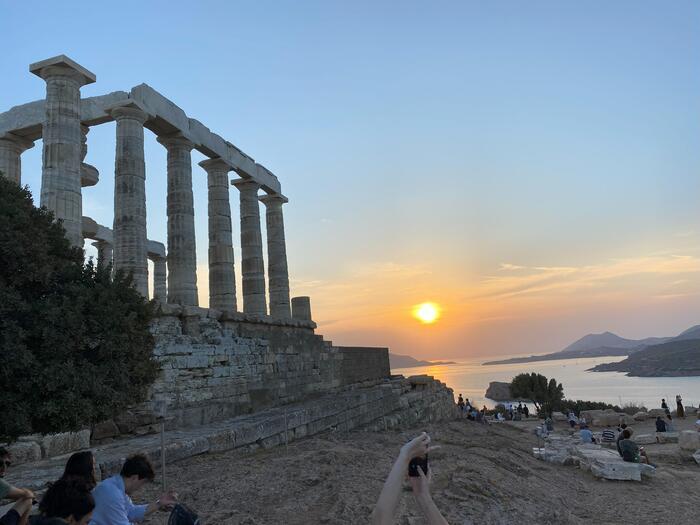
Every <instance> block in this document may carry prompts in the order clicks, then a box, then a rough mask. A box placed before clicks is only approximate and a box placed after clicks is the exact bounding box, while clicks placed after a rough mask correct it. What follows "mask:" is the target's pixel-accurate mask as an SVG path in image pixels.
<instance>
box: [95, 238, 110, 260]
mask: <svg viewBox="0 0 700 525" xmlns="http://www.w3.org/2000/svg"><path fill="white" fill-rule="evenodd" d="M92 245H93V246H94V247H95V248H97V264H98V265H100V266H109V265H111V264H112V245H111V244H109V243H108V242H107V241H95V242H93V243H92Z"/></svg>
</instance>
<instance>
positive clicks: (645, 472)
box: [591, 459, 656, 481]
mask: <svg viewBox="0 0 700 525" xmlns="http://www.w3.org/2000/svg"><path fill="white" fill-rule="evenodd" d="M655 472H656V469H655V468H654V467H652V466H651V465H646V464H644V463H629V462H626V461H622V460H610V461H605V460H600V459H596V460H594V461H593V463H591V474H593V475H594V476H595V477H597V478H605V479H614V480H621V481H641V480H642V476H644V477H651V476H653V475H654V474H655Z"/></svg>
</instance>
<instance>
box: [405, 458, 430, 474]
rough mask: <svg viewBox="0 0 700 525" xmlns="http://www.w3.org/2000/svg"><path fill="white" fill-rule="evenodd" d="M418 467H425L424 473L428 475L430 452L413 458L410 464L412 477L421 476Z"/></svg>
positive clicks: (409, 471) (409, 470)
mask: <svg viewBox="0 0 700 525" xmlns="http://www.w3.org/2000/svg"><path fill="white" fill-rule="evenodd" d="M418 467H420V468H422V469H423V474H425V475H426V476H427V475H428V454H426V455H425V456H423V457H422V458H413V459H412V460H411V461H410V463H409V464H408V475H409V476H410V477H412V478H417V477H418V476H420V474H418Z"/></svg>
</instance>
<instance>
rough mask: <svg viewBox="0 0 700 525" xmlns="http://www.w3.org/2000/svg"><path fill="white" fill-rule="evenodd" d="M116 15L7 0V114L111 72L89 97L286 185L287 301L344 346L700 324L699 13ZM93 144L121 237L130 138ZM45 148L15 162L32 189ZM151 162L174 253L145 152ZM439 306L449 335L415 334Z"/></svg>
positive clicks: (311, 5)
mask: <svg viewBox="0 0 700 525" xmlns="http://www.w3.org/2000/svg"><path fill="white" fill-rule="evenodd" d="M106 5H107V4H102V3H98V2H61V3H58V2H56V3H54V2H30V1H28V2H21V3H20V2H10V1H6V0H0V6H1V9H2V10H1V11H0V28H1V29H2V32H3V35H4V37H5V41H6V42H8V43H12V45H9V44H8V46H7V47H6V52H5V53H4V54H3V55H2V57H0V71H2V77H3V89H2V104H0V111H2V110H5V109H7V108H9V107H11V106H14V105H17V104H21V103H25V102H28V101H31V100H35V99H38V98H41V97H43V96H44V83H43V82H42V81H41V80H40V79H38V78H37V77H35V76H33V75H31V74H29V73H28V64H29V63H31V62H35V61H38V60H41V59H44V58H47V57H49V56H53V55H56V54H60V53H65V54H67V55H69V56H70V57H72V58H73V59H75V60H76V61H77V62H79V63H80V64H82V65H84V66H85V67H87V68H88V69H90V70H91V71H93V72H94V73H95V74H96V75H97V79H98V80H97V83H95V84H93V85H90V86H86V87H85V88H83V96H86V97H87V96H94V95H99V94H104V93H108V92H110V91H115V90H128V89H129V88H131V87H133V86H135V85H137V84H140V83H142V82H145V83H147V84H149V85H151V86H152V87H154V88H155V89H157V90H158V91H160V92H161V93H163V94H164V95H165V96H167V97H168V98H170V99H171V100H173V101H174V102H175V103H177V104H178V105H179V106H180V107H182V108H183V109H184V110H185V111H186V112H187V114H188V115H189V116H190V117H193V118H197V119H198V120H200V121H202V122H203V123H204V124H205V125H207V126H208V127H209V128H211V129H212V130H213V131H215V132H217V133H219V134H220V135H222V136H223V137H225V138H226V139H228V140H230V141H231V142H233V143H234V144H236V145H237V146H238V147H240V148H241V149H243V150H244V151H246V152H247V153H248V154H250V155H251V156H252V157H254V158H255V159H256V160H257V161H258V162H260V163H262V164H264V165H265V166H266V167H268V168H269V169H271V170H272V171H273V172H274V173H275V174H277V176H278V177H279V179H280V181H281V183H282V188H283V192H284V193H285V194H286V195H287V196H288V197H289V198H290V203H289V204H288V205H287V206H286V207H285V220H286V222H287V239H288V252H289V265H290V272H291V277H292V287H293V292H296V293H297V294H310V295H311V296H312V308H313V309H314V312H315V316H316V318H317V320H318V322H319V325H320V332H321V333H323V334H325V335H327V336H328V337H329V338H331V339H333V340H334V341H336V342H339V343H350V344H368V345H369V344H373V345H390V346H391V347H392V348H393V349H395V350H396V351H403V352H406V353H413V354H415V355H426V356H427V355H435V356H450V355H453V356H454V355H466V354H471V355H482V354H491V353H510V352H521V351H522V352H525V351H538V350H542V351H549V350H556V349H558V348H559V347H563V346H565V344H567V343H568V342H570V340H571V339H574V338H577V337H578V336H580V335H583V334H584V333H586V332H591V331H603V330H613V331H618V332H620V333H621V335H625V336H629V337H643V336H648V335H667V334H669V333H673V332H676V331H680V330H681V329H683V328H686V327H687V326H689V325H690V324H695V323H697V322H698V319H694V318H693V316H694V312H697V311H699V310H698V307H699V306H700V287H698V285H697V282H698V280H697V277H698V273H697V272H698V271H700V266H698V264H699V262H698V261H700V250H698V246H700V242H699V241H700V230H699V225H700V211H699V210H700V208H699V207H698V205H697V199H698V195H700V176H699V173H698V171H699V170H700V148H699V147H698V140H700V68H698V67H697V64H698V63H700V30H698V27H700V3H698V2H680V1H679V2H672V3H661V2H643V1H642V2H640V1H635V2H602V1H601V2H577V3H573V2H537V1H535V2H498V3H494V2H433V3H430V4H426V3H422V2H303V1H297V2H291V1H289V2H283V1H282V2H213V1H203V2H196V3H193V2H178V1H170V2H160V1H151V2H138V3H137V2H129V1H125V2H120V3H119V4H118V5H117V4H113V3H112V4H108V5H109V7H105V6H106ZM88 141H89V142H88V145H89V150H88V156H87V159H86V161H87V162H89V163H91V164H94V165H95V166H97V167H98V169H99V170H100V173H101V177H102V179H101V182H100V184H99V185H98V186H96V187H95V188H88V189H86V190H85V191H84V211H85V214H86V215H91V216H92V217H93V218H95V219H96V220H98V221H99V222H102V223H104V224H109V223H110V222H111V220H112V198H113V188H112V187H111V186H112V178H111V177H112V173H113V165H114V125H113V124H109V125H103V126H100V127H96V128H93V129H92V130H91V132H90V135H89V139H88ZM40 150H41V148H40V144H39V145H38V146H37V147H35V148H34V149H33V150H30V151H28V152H27V153H26V154H25V155H24V157H23V163H24V182H26V183H28V184H29V185H30V187H31V188H32V189H33V190H35V191H37V190H38V188H39V181H40V164H41V151H40ZM146 155H147V159H146V170H147V197H148V220H149V222H148V228H149V237H150V238H153V239H156V240H161V241H165V227H166V217H165V151H164V148H163V147H162V146H160V145H159V144H158V143H157V142H156V141H155V137H153V135H152V134H151V133H150V132H147V141H146ZM201 158H202V157H201V155H199V154H195V155H193V160H194V161H195V162H198V161H199V160H201ZM194 174H195V181H196V182H195V199H196V200H195V212H196V224H197V233H198V254H199V264H200V266H201V268H202V272H205V271H206V259H207V254H206V238H207V237H206V235H207V233H206V224H207V221H206V183H205V181H206V179H205V174H204V172H203V170H201V169H200V168H199V167H198V166H196V164H194ZM231 196H232V199H233V202H234V205H233V213H234V217H235V216H236V213H237V204H236V198H237V193H236V190H235V189H233V188H232V193H231ZM234 222H235V221H234ZM237 234H238V228H237V225H235V224H234V235H237ZM235 244H236V258H237V260H238V259H239V258H240V251H239V250H238V249H237V246H238V241H237V239H236V240H235ZM679 257H686V258H687V259H681V260H682V261H683V264H681V265H680V266H678V260H679V259H678V258H679ZM620 261H626V263H623V264H621V263H620ZM642 262H643V263H644V264H646V266H641V267H640V266H639V264H638V263H642ZM633 263H634V264H633ZM557 269H558V270H559V271H557ZM562 269H569V270H570V271H568V272H567V271H565V270H562ZM571 269H575V270H571ZM543 272H544V274H545V275H542V273H543ZM506 274H507V278H505V277H504V276H505V275H506ZM591 275H594V276H596V277H591ZM239 277H240V276H239ZM201 278H204V275H202V276H201ZM513 279H515V280H513ZM543 279H544V280H545V281H546V282H548V283H551V282H552V281H555V282H557V283H564V286H563V288H557V291H556V292H552V290H551V288H546V289H543V287H542V286H541V282H542V280H543ZM590 279H593V280H594V282H595V283H596V284H593V285H592V284H590ZM601 279H603V280H602V281H601ZM533 283H540V284H537V285H533ZM582 283H583V284H582ZM601 283H603V284H601ZM674 283H675V284H674ZM502 286H506V287H507V286H512V287H514V289H517V290H523V294H524V295H525V296H526V297H524V298H523V297H522V296H520V295H519V296H517V297H516V298H514V297H515V296H513V295H512V293H510V292H507V291H504V290H503V289H501V288H499V287H502ZM495 289H497V290H499V292H498V293H497V294H496V295H497V296H498V297H499V299H498V301H496V303H497V304H491V303H489V301H492V300H489V301H486V300H485V299H484V297H487V296H488V297H493V294H494V293H495V292H494V290H495ZM205 290H206V289H205ZM205 290H204V291H205ZM601 290H602V291H604V292H605V294H603V295H601V293H602V292H601ZM503 293H505V294H506V295H498V294H503ZM552 293H554V294H555V295H554V296H553V295H552ZM205 295H206V294H205ZM658 297H663V300H659V299H657V298H658ZM424 300H433V301H436V302H438V303H440V304H442V305H443V306H444V316H443V319H442V321H441V322H439V323H436V324H435V325H432V326H430V327H425V326H421V325H418V324H417V323H415V321H414V320H412V319H411V318H410V315H409V314H408V313H407V312H409V311H410V308H411V306H412V305H413V304H414V303H416V302H421V301H424Z"/></svg>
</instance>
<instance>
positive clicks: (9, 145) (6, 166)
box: [0, 133, 34, 184]
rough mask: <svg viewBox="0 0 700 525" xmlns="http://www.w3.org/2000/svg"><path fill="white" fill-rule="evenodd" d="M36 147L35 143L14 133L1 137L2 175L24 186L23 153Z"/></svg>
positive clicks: (0, 163) (0, 167) (0, 158)
mask: <svg viewBox="0 0 700 525" xmlns="http://www.w3.org/2000/svg"><path fill="white" fill-rule="evenodd" d="M32 147H34V142H32V141H31V140H26V139H24V138H22V137H20V136H19V135H15V134H14V133H5V134H3V135H2V136H0V173H2V175H4V176H5V177H7V178H8V179H10V180H13V181H15V182H16V183H17V184H22V153H23V152H24V151H25V150H28V149H29V148H32Z"/></svg>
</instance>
